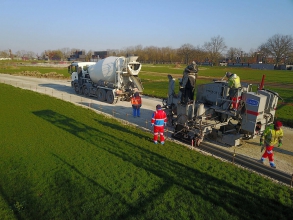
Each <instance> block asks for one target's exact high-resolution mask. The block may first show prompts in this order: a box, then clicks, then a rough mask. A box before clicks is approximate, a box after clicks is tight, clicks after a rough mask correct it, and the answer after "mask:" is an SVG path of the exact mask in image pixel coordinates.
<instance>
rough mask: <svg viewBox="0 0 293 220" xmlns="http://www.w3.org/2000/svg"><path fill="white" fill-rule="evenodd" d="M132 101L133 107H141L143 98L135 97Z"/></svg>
mask: <svg viewBox="0 0 293 220" xmlns="http://www.w3.org/2000/svg"><path fill="white" fill-rule="evenodd" d="M130 101H131V105H134V106H139V107H141V97H140V96H133V97H132V98H131V100H130Z"/></svg>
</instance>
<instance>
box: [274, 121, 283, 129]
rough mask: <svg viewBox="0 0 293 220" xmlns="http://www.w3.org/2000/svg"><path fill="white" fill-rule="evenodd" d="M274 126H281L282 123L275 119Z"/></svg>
mask: <svg viewBox="0 0 293 220" xmlns="http://www.w3.org/2000/svg"><path fill="white" fill-rule="evenodd" d="M275 126H276V127H279V128H280V127H282V126H283V124H282V122H280V121H276V122H275Z"/></svg>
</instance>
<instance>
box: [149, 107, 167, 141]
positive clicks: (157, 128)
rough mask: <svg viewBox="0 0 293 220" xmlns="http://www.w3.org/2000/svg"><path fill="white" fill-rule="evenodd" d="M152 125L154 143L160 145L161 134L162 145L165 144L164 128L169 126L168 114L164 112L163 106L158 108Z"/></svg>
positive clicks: (153, 116)
mask: <svg viewBox="0 0 293 220" xmlns="http://www.w3.org/2000/svg"><path fill="white" fill-rule="evenodd" d="M151 123H152V124H151V125H152V127H154V139H153V140H154V143H155V144H157V143H158V135H159V134H160V141H161V144H165V138H164V126H166V124H167V115H166V112H165V111H163V110H162V107H161V105H157V106H156V111H155V112H154V113H153V115H152V120H151Z"/></svg>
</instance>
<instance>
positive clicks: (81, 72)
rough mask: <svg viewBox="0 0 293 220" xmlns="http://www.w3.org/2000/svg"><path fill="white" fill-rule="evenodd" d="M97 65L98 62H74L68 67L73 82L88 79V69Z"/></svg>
mask: <svg viewBox="0 0 293 220" xmlns="http://www.w3.org/2000/svg"><path fill="white" fill-rule="evenodd" d="M94 64H96V62H73V63H71V65H70V66H68V73H70V75H71V82H74V81H75V80H78V79H80V78H86V77H87V75H88V71H87V70H88V67H89V66H91V65H94Z"/></svg>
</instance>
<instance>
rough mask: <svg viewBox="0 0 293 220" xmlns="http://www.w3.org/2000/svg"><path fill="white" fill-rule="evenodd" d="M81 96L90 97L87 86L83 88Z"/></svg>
mask: <svg viewBox="0 0 293 220" xmlns="http://www.w3.org/2000/svg"><path fill="white" fill-rule="evenodd" d="M83 94H84V95H85V96H90V93H89V89H88V88H87V86H83Z"/></svg>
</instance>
